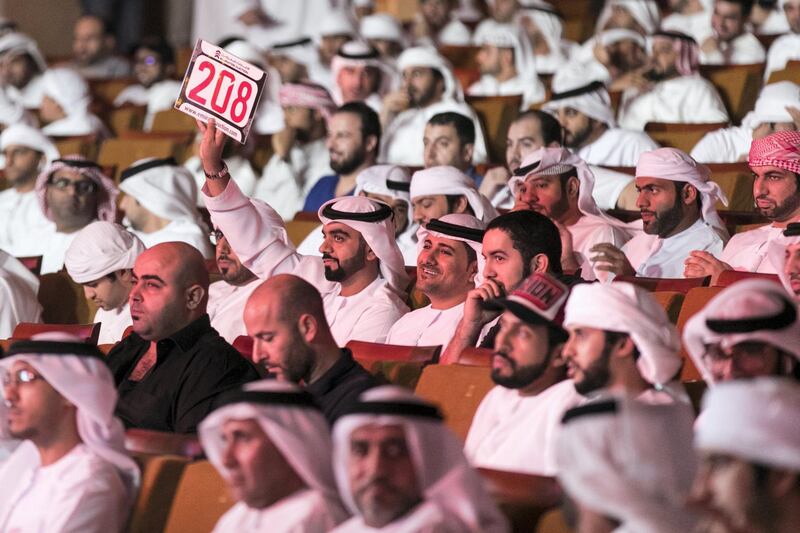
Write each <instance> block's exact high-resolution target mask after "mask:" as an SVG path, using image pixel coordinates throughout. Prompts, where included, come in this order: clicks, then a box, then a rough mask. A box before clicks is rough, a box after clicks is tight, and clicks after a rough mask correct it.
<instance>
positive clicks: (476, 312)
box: [462, 279, 506, 330]
mask: <svg viewBox="0 0 800 533" xmlns="http://www.w3.org/2000/svg"><path fill="white" fill-rule="evenodd" d="M505 295H506V291H505V289H504V288H503V285H502V284H501V283H500V282H498V281H496V280H494V279H487V280H486V281H484V282H483V284H482V285H481V286H480V287H477V288H475V289H472V290H471V291H469V292H468V293H467V299H466V301H465V302H464V317H463V318H462V322H463V323H465V325H468V326H470V329H476V330H477V329H480V328H482V327H483V325H484V324H486V323H488V322H491V321H492V320H494V319H495V317H497V315H499V314H500V311H490V310H487V309H484V308H483V303H484V302H487V301H489V300H494V299H495V298H502V297H504V296H505Z"/></svg>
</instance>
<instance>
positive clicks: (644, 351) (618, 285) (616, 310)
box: [564, 281, 681, 389]
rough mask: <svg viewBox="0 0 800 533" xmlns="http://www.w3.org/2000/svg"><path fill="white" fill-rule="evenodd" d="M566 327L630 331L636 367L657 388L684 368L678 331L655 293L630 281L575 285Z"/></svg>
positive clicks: (565, 315)
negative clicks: (636, 355)
mask: <svg viewBox="0 0 800 533" xmlns="http://www.w3.org/2000/svg"><path fill="white" fill-rule="evenodd" d="M564 313H565V314H564V326H565V327H567V326H576V327H577V326H588V327H592V328H598V329H602V330H605V331H617V332H622V333H627V334H628V335H630V337H631V340H632V341H633V343H634V344H635V345H636V348H637V349H638V350H639V359H637V361H636V367H637V368H638V369H639V373H640V374H641V375H642V377H643V378H644V379H645V381H647V382H648V383H650V384H652V385H654V386H655V387H656V388H657V389H660V388H662V386H664V385H665V384H667V383H668V382H669V381H671V380H672V379H674V378H675V377H676V375H677V373H678V371H679V370H680V369H681V358H680V357H679V356H678V351H679V350H680V347H681V344H680V339H679V337H678V332H677V330H676V329H675V326H673V325H672V324H671V323H670V321H669V317H667V313H666V312H665V311H664V308H663V307H661V304H659V303H658V301H657V300H656V299H655V298H654V297H653V295H652V294H650V293H649V292H647V291H646V290H644V289H642V288H641V287H637V286H636V285H633V284H631V283H626V282H621V281H615V282H613V283H585V284H582V285H576V286H575V287H573V288H572V293H571V294H570V297H569V300H568V301H567V306H566V309H565V312H564Z"/></svg>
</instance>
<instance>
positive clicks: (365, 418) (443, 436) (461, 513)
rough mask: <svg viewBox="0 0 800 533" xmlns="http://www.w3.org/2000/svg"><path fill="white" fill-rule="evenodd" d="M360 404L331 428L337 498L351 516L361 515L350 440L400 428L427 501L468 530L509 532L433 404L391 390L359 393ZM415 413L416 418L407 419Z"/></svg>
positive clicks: (461, 444) (461, 446) (403, 392)
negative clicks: (359, 433)
mask: <svg viewBox="0 0 800 533" xmlns="http://www.w3.org/2000/svg"><path fill="white" fill-rule="evenodd" d="M360 400H361V405H357V406H354V408H353V412H352V413H350V414H345V415H343V416H342V417H340V418H339V419H338V420H337V421H336V423H335V424H334V427H333V469H334V474H335V475H336V483H337V484H338V486H339V493H340V494H341V496H342V500H343V501H344V503H345V505H346V506H347V508H348V509H349V510H350V512H352V513H353V514H355V515H359V514H360V513H359V510H358V507H357V506H356V502H355V499H354V497H353V491H352V489H351V487H350V481H349V475H348V464H349V452H350V435H351V434H352V433H353V431H355V430H357V429H358V428H360V427H362V426H365V425H378V426H389V425H391V426H395V425H399V426H401V427H403V429H404V431H405V436H406V444H407V446H408V449H409V453H410V455H411V459H412V461H413V463H414V469H415V474H416V478H417V483H418V484H419V489H420V492H421V493H422V494H423V497H424V499H425V502H430V503H434V504H436V505H437V506H438V507H440V509H441V512H442V513H450V514H452V515H453V516H455V517H457V518H458V519H459V520H460V521H461V522H462V523H463V524H464V525H465V526H466V527H467V528H468V529H467V531H483V532H486V533H492V532H500V531H507V527H508V526H507V524H506V521H505V518H504V517H503V515H502V514H500V511H499V510H498V509H497V506H496V504H495V503H494V501H492V499H491V498H490V497H489V495H488V494H487V492H486V490H485V489H484V486H483V480H482V479H481V477H480V475H479V474H478V473H477V472H476V471H475V470H473V468H472V467H471V466H470V465H469V463H468V462H467V460H466V458H465V457H464V452H463V450H462V448H463V443H462V442H460V441H459V440H458V439H457V438H456V437H455V435H453V434H452V433H451V432H450V431H449V430H448V429H447V428H446V427H445V425H444V424H443V423H442V420H441V417H440V415H438V410H437V409H436V408H435V407H434V406H433V405H431V404H428V403H425V402H423V401H422V400H421V399H420V398H419V397H417V396H415V395H414V393H413V392H411V391H408V390H406V389H402V388H400V387H395V386H384V387H377V388H374V389H370V390H368V391H366V392H364V393H362V394H361V396H360ZM362 406H363V407H362ZM382 406H384V407H386V411H387V413H386V414H382V413H380V412H375V411H380V409H381V407H382ZM369 407H372V409H369ZM360 409H361V410H363V411H367V410H370V411H372V412H370V413H367V412H363V411H360ZM414 412H416V413H417V414H411V413H414ZM404 413H409V414H404Z"/></svg>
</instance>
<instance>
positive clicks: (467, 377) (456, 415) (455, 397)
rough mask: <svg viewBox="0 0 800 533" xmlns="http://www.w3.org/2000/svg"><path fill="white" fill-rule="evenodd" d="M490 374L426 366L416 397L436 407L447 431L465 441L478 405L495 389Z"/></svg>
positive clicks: (482, 369) (475, 369) (476, 369)
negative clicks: (437, 406)
mask: <svg viewBox="0 0 800 533" xmlns="http://www.w3.org/2000/svg"><path fill="white" fill-rule="evenodd" d="M490 374H491V369H490V368H489V367H486V366H467V365H458V364H456V365H428V366H426V367H425V368H424V369H423V370H422V376H420V379H419V382H418V383H417V387H416V393H417V395H419V396H420V397H422V398H425V399H426V400H428V401H431V402H433V403H435V404H438V405H439V408H440V409H441V410H442V413H443V414H444V421H445V424H446V425H447V427H449V428H450V429H451V430H452V431H453V433H455V434H456V435H458V436H459V437H460V438H461V439H462V440H465V439H466V438H467V432H469V426H470V425H471V424H472V418H473V417H474V416H475V411H476V410H477V409H478V405H479V404H480V403H481V400H483V397H484V396H486V393H487V392H489V390H490V389H491V388H492V387H494V382H493V381H492V378H491V375H490Z"/></svg>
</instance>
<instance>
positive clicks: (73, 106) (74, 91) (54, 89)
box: [42, 67, 92, 116]
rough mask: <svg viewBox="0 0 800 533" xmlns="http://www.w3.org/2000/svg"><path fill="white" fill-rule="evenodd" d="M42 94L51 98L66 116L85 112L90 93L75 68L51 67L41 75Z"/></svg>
mask: <svg viewBox="0 0 800 533" xmlns="http://www.w3.org/2000/svg"><path fill="white" fill-rule="evenodd" d="M42 87H43V88H44V95H45V96H49V97H50V98H52V99H53V100H54V101H55V102H56V103H57V104H58V105H59V106H61V109H62V110H63V111H64V114H66V115H67V116H72V115H79V114H86V113H88V112H89V104H90V103H91V101H92V95H91V94H90V93H89V85H88V84H87V83H86V80H85V79H83V77H82V76H81V75H80V74H78V72H77V71H76V70H72V69H70V68H65V67H59V68H51V69H48V70H46V71H45V73H44V75H42Z"/></svg>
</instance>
